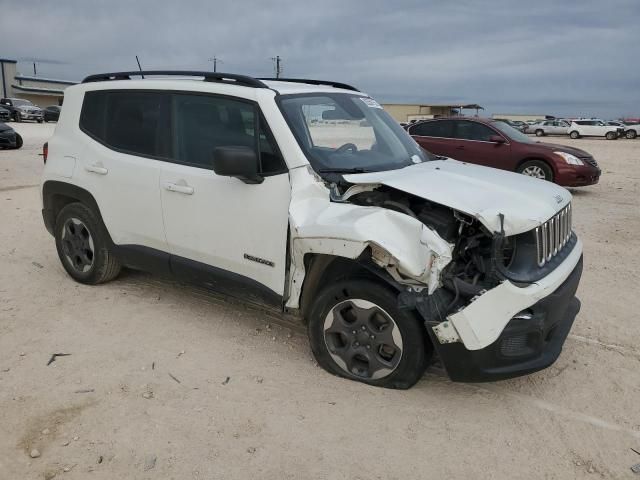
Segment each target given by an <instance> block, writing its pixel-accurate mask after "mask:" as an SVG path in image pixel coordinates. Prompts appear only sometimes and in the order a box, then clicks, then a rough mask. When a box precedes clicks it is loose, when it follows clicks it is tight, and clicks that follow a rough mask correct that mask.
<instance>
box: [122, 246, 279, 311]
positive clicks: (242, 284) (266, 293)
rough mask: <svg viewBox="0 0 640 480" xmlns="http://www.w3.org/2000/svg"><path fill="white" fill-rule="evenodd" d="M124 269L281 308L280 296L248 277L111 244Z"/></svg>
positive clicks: (141, 248) (144, 249)
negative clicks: (171, 278) (140, 271)
mask: <svg viewBox="0 0 640 480" xmlns="http://www.w3.org/2000/svg"><path fill="white" fill-rule="evenodd" d="M114 251H115V253H116V255H117V256H118V259H119V260H120V261H121V262H122V263H123V264H124V265H126V266H127V267H130V268H133V269H136V270H142V271H144V272H149V273H153V274H157V275H162V276H167V277H173V278H176V279H178V280H180V281H183V282H185V283H191V284H195V285H201V286H204V287H207V288H210V289H212V290H215V291H216V292H219V293H223V294H225V295H228V296H230V297H235V298H239V299H241V300H243V301H247V302H249V303H254V304H256V303H257V304H261V305H268V306H271V307H276V308H277V309H278V310H280V311H282V309H283V298H282V295H279V294H277V293H276V292H274V291H273V290H271V289H270V288H268V287H266V286H265V285H263V284H261V283H260V282H257V281H255V280H253V279H251V278H248V277H245V276H244V275H239V274H237V273H234V272H230V271H228V270H223V269H221V268H217V267H213V266H211V265H207V264H205V263H201V262H197V261H195V260H191V259H189V258H184V257H180V256H177V255H171V254H169V253H167V252H164V251H162V250H156V249H154V248H149V247H145V246H141V245H114Z"/></svg>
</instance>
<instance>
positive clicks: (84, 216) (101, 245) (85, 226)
mask: <svg viewBox="0 0 640 480" xmlns="http://www.w3.org/2000/svg"><path fill="white" fill-rule="evenodd" d="M55 239H56V249H57V251H58V257H59V258H60V261H61V262H62V266H63V267H64V269H65V270H66V271H67V273H68V274H69V275H70V276H71V277H72V278H73V279H74V280H76V281H77V282H80V283H86V284H89V285H96V284H98V283H104V282H107V281H109V280H112V279H113V278H115V277H116V276H118V273H120V268H121V267H120V262H119V261H118V259H117V258H116V256H115V255H114V253H113V252H112V251H111V249H110V248H109V242H108V234H107V231H106V228H105V227H104V225H103V224H102V221H101V220H100V218H99V217H98V216H97V215H96V214H95V213H94V212H93V211H92V210H91V209H90V208H89V207H87V206H86V205H84V204H82V203H71V204H69V205H67V206H65V207H64V208H63V209H62V210H61V211H60V213H59V214H58V217H57V218H56V225H55Z"/></svg>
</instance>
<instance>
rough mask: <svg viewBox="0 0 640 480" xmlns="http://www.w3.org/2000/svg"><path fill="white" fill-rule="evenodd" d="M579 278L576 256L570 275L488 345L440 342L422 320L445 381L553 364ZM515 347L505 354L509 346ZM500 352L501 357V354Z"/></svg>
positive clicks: (576, 307) (508, 374) (572, 313)
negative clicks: (477, 347)
mask: <svg viewBox="0 0 640 480" xmlns="http://www.w3.org/2000/svg"><path fill="white" fill-rule="evenodd" d="M581 275H582V257H581V258H580V261H579V262H578V264H577V265H576V266H575V268H574V269H573V271H572V272H571V274H570V275H569V276H568V277H567V279H566V280H565V281H564V283H563V284H562V285H560V286H559V287H558V288H557V289H556V290H555V291H554V292H553V293H551V294H550V295H548V296H547V297H545V298H543V299H542V300H540V301H539V302H538V303H536V304H534V305H532V306H531V307H530V308H528V309H527V313H528V314H529V315H530V318H523V319H520V318H515V317H514V318H513V319H511V321H509V323H508V324H507V326H506V327H505V329H504V330H503V331H502V333H501V334H500V337H499V338H498V339H497V340H496V341H495V342H494V343H492V344H491V345H489V346H487V347H486V348H483V349H481V350H467V349H466V348H465V346H464V345H463V344H462V343H447V344H441V343H440V342H439V341H438V338H437V337H436V334H435V333H434V331H433V324H434V323H436V322H434V319H431V320H429V319H428V318H427V316H428V315H427V316H425V314H428V312H426V311H424V312H421V311H420V310H421V309H420V308H418V312H419V313H421V315H422V316H423V318H424V320H425V327H426V329H427V332H428V334H429V337H430V338H431V341H432V343H433V345H434V347H435V349H436V351H437V353H438V356H439V357H440V360H441V361H442V364H443V366H444V368H445V370H446V371H447V374H448V375H449V378H451V380H453V381H456V382H489V381H495V380H504V379H508V378H513V377H518V376H521V375H526V374H529V373H533V372H537V371H538V370H542V369H544V368H547V367H548V366H550V365H551V364H553V363H554V362H555V361H556V360H557V358H558V357H559V356H560V352H561V351H562V346H563V344H564V342H565V340H566V338H567V335H569V331H570V330H571V326H572V325H573V321H574V319H575V317H576V315H577V314H578V312H579V311H580V301H579V300H578V299H577V298H576V297H575V293H576V290H577V288H578V283H579V282H580V277H581ZM510 339H514V340H517V341H519V342H521V343H515V345H517V346H519V348H520V349H519V350H518V349H514V351H510V350H509V349H510V348H511V347H512V345H514V344H509V341H510ZM505 352H506V353H505Z"/></svg>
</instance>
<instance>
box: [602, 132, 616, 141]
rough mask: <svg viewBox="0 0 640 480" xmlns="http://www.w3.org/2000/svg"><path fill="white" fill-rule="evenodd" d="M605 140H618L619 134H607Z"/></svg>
mask: <svg viewBox="0 0 640 480" xmlns="http://www.w3.org/2000/svg"><path fill="white" fill-rule="evenodd" d="M604 138H606V139H607V140H615V139H617V138H618V134H617V133H616V132H607V134H606V135H605V136H604Z"/></svg>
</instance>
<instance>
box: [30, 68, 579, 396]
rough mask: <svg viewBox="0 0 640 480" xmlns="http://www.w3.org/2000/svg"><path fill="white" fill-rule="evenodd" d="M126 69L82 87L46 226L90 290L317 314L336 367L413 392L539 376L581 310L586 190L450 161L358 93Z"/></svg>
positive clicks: (69, 96)
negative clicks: (579, 214)
mask: <svg viewBox="0 0 640 480" xmlns="http://www.w3.org/2000/svg"><path fill="white" fill-rule="evenodd" d="M143 73H144V75H145V77H146V78H144V79H132V78H131V77H134V76H139V75H140V73H139V72H124V73H111V74H103V75H93V76H90V77H87V78H86V79H85V80H84V82H83V83H81V84H79V85H76V86H72V87H70V88H68V89H67V90H66V91H65V108H64V109H63V110H62V113H61V116H60V121H59V123H58V125H57V128H56V131H55V134H54V136H53V137H52V139H51V140H50V142H48V145H45V147H46V149H45V154H46V155H45V162H46V164H45V169H44V176H43V181H42V201H43V210H42V212H43V217H44V222H45V225H46V227H47V229H48V230H49V232H50V233H51V234H52V235H53V236H54V237H55V242H56V247H57V251H58V255H59V257H60V261H61V262H62V264H63V266H64V268H65V269H66V270H67V272H68V273H69V275H70V276H71V277H73V278H74V279H75V280H77V281H79V282H83V283H88V284H97V283H101V282H106V281H108V280H111V279H113V278H115V277H116V276H117V275H118V272H119V271H120V269H121V267H123V266H127V267H131V268H138V269H143V270H147V271H151V272H157V273H160V274H166V275H172V276H176V277H180V278H181V279H186V280H188V281H192V282H198V283H201V284H205V285H209V286H211V287H213V288H215V289H218V290H221V291H223V292H225V293H228V294H231V295H235V296H239V297H242V298H244V299H246V300H248V301H251V302H260V303H262V304H266V305H272V306H275V307H277V308H278V309H281V310H284V311H288V312H291V313H294V314H297V315H299V317H300V318H301V319H302V320H304V321H305V322H306V323H307V325H308V331H309V339H310V342H311V348H312V350H313V353H314V355H315V357H316V358H317V360H318V362H319V363H320V365H322V366H323V367H324V368H325V369H327V370H328V371H329V372H331V373H333V374H337V375H341V376H344V377H347V378H351V379H354V380H359V381H362V382H366V383H369V384H372V385H379V386H385V387H391V388H408V387H410V386H411V385H413V384H414V383H415V382H416V381H417V380H418V379H419V378H420V377H421V376H422V374H423V372H424V369H425V368H426V366H427V365H428V364H429V362H430V361H431V359H432V358H433V357H434V354H435V355H437V357H439V359H440V361H441V363H442V364H443V365H444V368H445V369H446V371H447V373H448V375H449V376H450V378H451V379H453V380H458V381H481V380H492V379H502V378H508V377H513V376H516V375H521V374H524V373H529V372H533V371H536V370H540V369H542V368H545V367H547V366H548V365H550V364H551V363H553V362H554V361H555V360H556V358H557V357H558V355H559V354H560V351H561V348H562V345H563V343H564V341H565V339H566V337H567V335H568V333H569V329H570V328H571V325H572V323H573V321H574V317H575V316H576V314H577V312H578V311H579V308H580V303H579V301H578V300H577V299H576V298H575V292H576V289H577V286H578V282H579V279H580V275H581V272H582V244H581V242H580V240H579V239H578V238H577V237H576V235H575V234H574V233H573V232H572V229H571V203H570V202H571V196H570V194H569V193H568V192H567V191H566V190H565V189H563V188H561V187H558V186H556V185H554V184H552V183H550V182H544V181H541V180H537V179H532V178H529V177H525V176H522V175H518V174H514V173H509V172H505V171H501V170H495V169H492V168H485V167H481V166H477V165H471V164H466V163H462V162H458V161H455V160H452V159H447V158H442V157H435V156H433V155H431V154H430V153H428V152H426V151H424V150H422V149H421V148H420V147H419V146H418V145H417V144H416V143H415V142H414V141H413V140H412V139H411V137H410V136H409V135H408V134H407V133H406V132H405V131H404V130H403V129H402V128H401V127H400V125H398V124H397V122H395V121H394V120H393V119H392V118H391V117H390V116H389V115H388V114H387V113H385V111H384V110H383V109H382V108H381V107H380V105H379V104H378V103H377V102H376V101H375V100H373V99H372V98H370V97H369V96H367V95H366V94H364V93H361V92H359V91H358V90H356V89H355V88H353V87H350V86H349V85H345V84H339V83H335V82H324V81H316V80H299V79H281V80H273V79H271V80H268V79H262V80H260V79H255V78H251V77H245V76H240V75H231V74H221V73H207V72H143Z"/></svg>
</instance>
